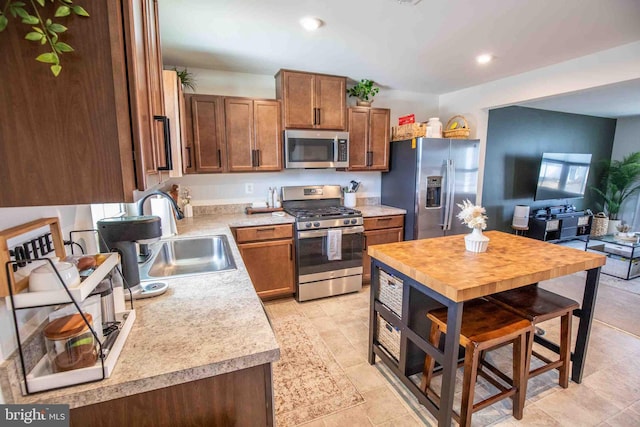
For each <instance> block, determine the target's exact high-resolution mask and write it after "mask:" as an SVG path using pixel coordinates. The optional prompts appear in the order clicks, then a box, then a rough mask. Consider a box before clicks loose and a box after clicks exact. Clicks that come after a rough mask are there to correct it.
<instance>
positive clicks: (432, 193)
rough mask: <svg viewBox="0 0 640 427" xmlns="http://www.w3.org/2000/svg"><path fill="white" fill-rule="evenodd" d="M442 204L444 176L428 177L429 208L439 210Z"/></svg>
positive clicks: (427, 198) (427, 199)
mask: <svg viewBox="0 0 640 427" xmlns="http://www.w3.org/2000/svg"><path fill="white" fill-rule="evenodd" d="M441 204H442V176H428V177H427V197H426V205H425V207H427V208H439V207H440V206H441Z"/></svg>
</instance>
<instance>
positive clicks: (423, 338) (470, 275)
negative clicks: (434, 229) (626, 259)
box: [368, 231, 606, 426]
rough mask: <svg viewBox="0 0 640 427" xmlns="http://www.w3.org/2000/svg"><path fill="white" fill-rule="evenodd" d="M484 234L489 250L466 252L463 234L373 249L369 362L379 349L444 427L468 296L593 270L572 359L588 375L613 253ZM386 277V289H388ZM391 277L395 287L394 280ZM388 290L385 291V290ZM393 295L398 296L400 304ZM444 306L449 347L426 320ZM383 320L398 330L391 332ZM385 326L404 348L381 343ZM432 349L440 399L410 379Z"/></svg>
mask: <svg viewBox="0 0 640 427" xmlns="http://www.w3.org/2000/svg"><path fill="white" fill-rule="evenodd" d="M484 234H485V235H486V236H487V237H489V238H490V239H491V240H490V242H489V248H488V250H487V252H484V253H472V252H467V251H466V250H465V244H464V236H463V235H456V236H447V237H438V238H432V239H423V240H413V241H406V242H399V243H389V244H384V245H376V246H370V247H369V248H368V254H369V255H370V256H371V258H372V264H371V312H370V325H369V363H370V364H374V363H375V357H376V355H377V356H379V357H380V359H381V360H382V361H383V362H384V363H385V364H386V365H387V366H388V367H389V368H390V369H391V370H392V371H393V372H394V374H395V375H396V376H397V377H398V378H399V379H400V380H401V381H402V382H403V383H404V384H405V385H406V386H407V387H408V388H409V390H411V391H412V392H413V393H414V394H415V395H416V397H417V398H418V400H419V401H420V402H421V403H422V404H423V405H424V406H426V407H427V409H429V411H431V412H432V413H433V414H434V415H435V416H437V418H438V424H439V425H443V426H445V425H446V426H448V425H450V424H451V409H452V407H453V396H454V386H455V373H456V367H457V361H458V358H459V348H458V346H459V334H460V325H461V322H462V310H463V309H464V302H465V301H468V300H471V299H473V298H478V297H482V296H485V295H490V294H494V293H497V292H502V291H506V290H509V289H515V288H519V287H522V286H527V285H530V284H533V283H537V282H540V281H543V280H549V279H553V278H556V277H561V276H565V275H568V274H572V273H577V272H579V271H585V270H586V271H587V275H586V281H585V291H584V296H583V300H582V304H581V307H580V309H578V310H576V311H575V312H574V316H577V317H578V319H579V323H578V337H577V341H576V345H575V349H574V351H573V354H572V359H571V360H572V361H573V366H572V375H571V378H572V380H573V381H575V382H577V383H579V382H581V380H582V372H583V369H584V361H585V357H586V353H587V345H588V341H589V333H590V329H591V322H592V319H593V309H594V304H595V298H596V294H597V289H598V280H599V276H600V267H601V266H602V265H604V263H605V262H606V258H605V257H604V256H602V255H599V254H594V253H590V252H584V251H580V250H577V249H573V248H568V247H564V246H559V245H554V244H550V243H545V242H542V241H539V240H534V239H530V238H527V237H522V236H515V235H512V234H507V233H503V232H499V231H489V232H485V233H484ZM381 270H382V272H381ZM381 280H382V281H383V285H384V288H386V289H383V287H381V285H380V281H381ZM390 282H392V286H391V287H389V286H388V284H389V283H390ZM388 289H391V291H392V293H393V292H398V293H400V292H401V294H398V295H399V296H398V295H397V296H396V297H395V298H394V297H393V295H392V298H390V299H389V296H388V295H389V294H388V293H385V292H386V291H387V290H388ZM381 291H385V292H382V295H381ZM385 299H386V300H388V301H391V303H388V301H385ZM393 301H397V306H396V305H394V303H393ZM400 301H401V303H400ZM383 302H385V303H384V304H383ZM400 304H401V305H400ZM442 305H444V306H446V307H447V308H448V315H447V319H448V320H447V331H448V333H447V334H446V340H445V348H444V351H440V350H439V349H437V348H435V347H434V346H432V345H431V344H430V343H429V342H428V330H429V329H428V326H429V325H428V323H427V320H426V312H428V311H430V310H432V309H434V308H437V307H441V306H442ZM390 307H395V309H391V308H390ZM380 322H381V323H383V324H384V325H382V326H385V327H386V329H387V330H388V331H391V335H389V334H388V331H386V330H385V328H383V327H381V325H380V324H379V323H380ZM381 330H382V333H383V335H386V336H390V337H391V344H393V339H394V338H393V337H394V335H393V333H395V337H396V339H397V340H399V343H397V344H398V346H397V348H398V349H399V352H398V353H397V354H393V351H391V352H389V351H388V350H389V348H394V347H395V346H394V345H386V346H384V347H383V346H381V345H380V340H379V339H378V338H379V334H380V333H381ZM536 341H537V342H540V343H541V344H543V345H544V346H545V347H547V348H550V349H551V350H554V351H556V352H558V351H559V349H558V346H557V345H556V344H555V343H551V342H549V341H547V340H545V339H544V338H542V337H539V336H536ZM387 342H389V341H387ZM425 353H429V354H430V355H432V356H433V357H434V358H435V359H436V361H438V363H440V364H441V365H442V367H443V378H442V394H441V399H440V404H439V405H438V404H436V402H434V401H432V400H431V399H430V398H428V397H427V396H425V395H424V394H423V393H422V392H421V391H420V389H419V388H418V387H417V385H416V384H414V383H413V382H412V381H411V379H409V376H411V375H413V374H416V373H418V372H422V367H423V366H422V364H423V363H424V355H425Z"/></svg>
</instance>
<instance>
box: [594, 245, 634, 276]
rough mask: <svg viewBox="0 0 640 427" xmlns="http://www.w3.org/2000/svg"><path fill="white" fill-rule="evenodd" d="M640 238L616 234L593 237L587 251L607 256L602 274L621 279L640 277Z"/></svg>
mask: <svg viewBox="0 0 640 427" xmlns="http://www.w3.org/2000/svg"><path fill="white" fill-rule="evenodd" d="M639 239H640V236H638V235H636V236H635V237H634V238H630V237H626V236H625V237H621V236H618V235H614V234H607V235H604V236H597V237H595V236H592V237H591V238H590V241H589V245H588V248H587V250H588V251H589V252H596V253H601V254H603V255H606V257H607V263H606V264H605V265H604V266H602V269H601V272H602V273H604V274H608V275H610V276H614V277H618V278H620V279H625V280H629V279H633V278H635V277H640V242H639Z"/></svg>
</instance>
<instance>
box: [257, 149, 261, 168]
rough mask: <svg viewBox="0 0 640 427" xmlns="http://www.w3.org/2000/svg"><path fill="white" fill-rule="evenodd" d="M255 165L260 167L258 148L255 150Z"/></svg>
mask: <svg viewBox="0 0 640 427" xmlns="http://www.w3.org/2000/svg"><path fill="white" fill-rule="evenodd" d="M256 167H260V150H256Z"/></svg>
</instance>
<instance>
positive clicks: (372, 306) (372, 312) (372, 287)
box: [367, 260, 380, 365]
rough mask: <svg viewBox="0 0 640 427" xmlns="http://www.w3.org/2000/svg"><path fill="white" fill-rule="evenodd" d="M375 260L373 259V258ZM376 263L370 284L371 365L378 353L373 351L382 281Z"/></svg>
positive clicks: (369, 358)
mask: <svg viewBox="0 0 640 427" xmlns="http://www.w3.org/2000/svg"><path fill="white" fill-rule="evenodd" d="M372 261H373V260H372ZM375 264H376V263H375V262H372V263H371V284H370V285H369V352H368V354H367V360H368V361H369V365H374V364H375V363H376V354H375V353H374V352H373V339H374V337H375V331H376V327H377V323H378V319H377V316H376V312H375V301H376V293H377V289H378V286H380V283H379V282H378V281H379V280H380V279H379V277H378V274H379V273H378V271H379V270H378V269H377V268H376V265H375Z"/></svg>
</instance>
